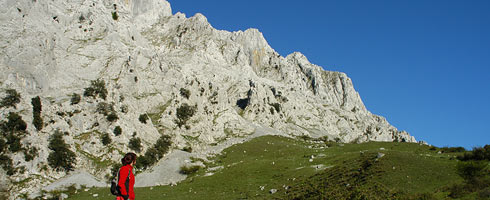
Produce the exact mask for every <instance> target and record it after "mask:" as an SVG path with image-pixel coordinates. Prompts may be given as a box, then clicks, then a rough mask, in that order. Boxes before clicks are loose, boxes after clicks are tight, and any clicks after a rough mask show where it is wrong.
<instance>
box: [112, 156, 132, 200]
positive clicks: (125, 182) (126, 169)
mask: <svg viewBox="0 0 490 200" xmlns="http://www.w3.org/2000/svg"><path fill="white" fill-rule="evenodd" d="M121 162H122V165H123V166H122V167H121V169H119V174H118V176H119V181H118V183H117V186H118V189H119V191H120V193H119V194H121V196H118V197H117V199H116V200H128V199H130V200H134V189H133V188H134V172H133V166H134V165H135V164H136V154H135V153H127V154H126V155H125V156H124V158H122V159H121Z"/></svg>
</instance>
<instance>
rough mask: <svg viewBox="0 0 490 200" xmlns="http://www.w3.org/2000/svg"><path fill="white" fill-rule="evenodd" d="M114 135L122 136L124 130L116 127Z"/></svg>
mask: <svg viewBox="0 0 490 200" xmlns="http://www.w3.org/2000/svg"><path fill="white" fill-rule="evenodd" d="M113 133H114V135H116V136H119V135H121V134H122V128H121V127H120V126H116V127H115V128H114V131H113Z"/></svg>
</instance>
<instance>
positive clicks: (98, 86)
mask: <svg viewBox="0 0 490 200" xmlns="http://www.w3.org/2000/svg"><path fill="white" fill-rule="evenodd" d="M83 96H86V97H93V98H97V97H101V98H102V99H104V100H105V99H106V98H107V89H106V88H105V81H104V80H100V79H97V80H93V81H90V86H89V87H88V88H85V91H84V92H83Z"/></svg>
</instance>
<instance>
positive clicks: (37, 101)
mask: <svg viewBox="0 0 490 200" xmlns="http://www.w3.org/2000/svg"><path fill="white" fill-rule="evenodd" d="M31 104H32V117H33V120H32V124H33V125H34V127H35V128H36V130H38V131H40V130H41V129H42V128H43V118H41V111H42V105H41V98H39V96H37V97H34V98H32V99H31Z"/></svg>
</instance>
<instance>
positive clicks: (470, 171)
mask: <svg viewBox="0 0 490 200" xmlns="http://www.w3.org/2000/svg"><path fill="white" fill-rule="evenodd" d="M487 165H488V164H487V162H482V161H467V162H460V163H458V165H457V166H456V173H457V174H458V175H459V176H461V177H462V178H463V179H464V180H465V181H466V182H474V181H475V180H476V179H478V178H481V177H483V176H485V175H486V173H488V172H487V170H486V168H487Z"/></svg>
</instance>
